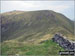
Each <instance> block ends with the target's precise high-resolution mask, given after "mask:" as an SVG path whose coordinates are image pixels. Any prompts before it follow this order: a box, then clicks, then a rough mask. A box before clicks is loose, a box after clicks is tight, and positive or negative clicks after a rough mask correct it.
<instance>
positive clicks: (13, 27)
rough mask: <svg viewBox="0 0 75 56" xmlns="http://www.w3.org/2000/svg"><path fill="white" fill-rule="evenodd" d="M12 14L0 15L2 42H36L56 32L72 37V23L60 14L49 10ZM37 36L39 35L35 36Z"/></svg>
mask: <svg viewBox="0 0 75 56" xmlns="http://www.w3.org/2000/svg"><path fill="white" fill-rule="evenodd" d="M12 12H13V13H11V15H9V14H10V13H9V14H8V15H7V13H6V15H5V14H1V19H2V41H5V40H12V39H18V40H21V41H22V40H24V41H26V40H27V41H28V40H31V39H35V41H36V40H37V39H38V40H39V39H40V38H43V36H44V35H47V34H50V35H52V34H55V33H57V32H60V33H62V34H64V35H72V36H73V34H74V31H73V29H74V22H72V21H71V20H70V19H68V18H67V17H66V16H64V15H62V14H60V13H57V12H54V11H50V10H40V11H28V12H23V11H22V12H21V11H20V12H21V13H20V12H19V13H18V11H12ZM14 12H16V13H14ZM51 31H52V32H51ZM39 33H41V34H39ZM37 34H39V35H38V36H36V35H37ZM49 37H50V36H49ZM19 38H20V39H19ZM45 38H46V37H45Z"/></svg>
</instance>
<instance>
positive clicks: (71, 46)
mask: <svg viewBox="0 0 75 56" xmlns="http://www.w3.org/2000/svg"><path fill="white" fill-rule="evenodd" d="M52 40H53V41H54V42H56V43H58V44H59V45H60V46H61V47H63V48H64V49H65V50H75V43H73V42H70V41H69V40H67V39H65V38H64V37H63V36H61V35H59V34H55V36H54V37H53V38H52Z"/></svg>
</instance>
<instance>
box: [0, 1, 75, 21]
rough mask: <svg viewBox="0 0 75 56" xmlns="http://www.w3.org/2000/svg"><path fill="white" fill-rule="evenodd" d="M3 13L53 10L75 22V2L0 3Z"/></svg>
mask: <svg viewBox="0 0 75 56" xmlns="http://www.w3.org/2000/svg"><path fill="white" fill-rule="evenodd" d="M0 2H1V8H0V9H1V13H4V12H9V11H13V10H20V11H36V10H53V11H55V12H58V13H62V14H64V15H65V16H66V17H68V18H70V19H71V20H74V5H75V4H74V1H73V0H72V1H0Z"/></svg>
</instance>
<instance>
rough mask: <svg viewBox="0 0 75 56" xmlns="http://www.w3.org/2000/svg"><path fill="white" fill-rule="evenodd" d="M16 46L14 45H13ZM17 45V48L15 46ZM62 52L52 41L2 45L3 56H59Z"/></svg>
mask: <svg viewBox="0 0 75 56" xmlns="http://www.w3.org/2000/svg"><path fill="white" fill-rule="evenodd" d="M13 44H14V45H13ZM15 45H16V46H15ZM60 50H64V49H63V48H61V47H60V46H59V45H57V44H56V43H54V42H53V41H52V40H47V41H45V42H43V43H40V44H35V45H34V44H23V45H20V44H19V43H9V44H8V43H7V44H5V43H4V44H2V48H1V51H2V55H16V54H19V55H58V53H59V51H60Z"/></svg>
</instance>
